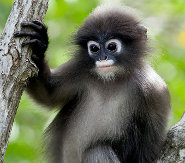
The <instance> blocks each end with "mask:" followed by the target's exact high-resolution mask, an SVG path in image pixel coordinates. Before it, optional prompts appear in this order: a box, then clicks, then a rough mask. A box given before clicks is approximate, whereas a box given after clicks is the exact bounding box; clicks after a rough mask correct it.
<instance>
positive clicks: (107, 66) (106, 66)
mask: <svg viewBox="0 0 185 163" xmlns="http://www.w3.org/2000/svg"><path fill="white" fill-rule="evenodd" d="M109 67H112V65H104V66H98V68H109Z"/></svg>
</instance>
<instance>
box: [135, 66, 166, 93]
mask: <svg viewBox="0 0 185 163" xmlns="http://www.w3.org/2000/svg"><path fill="white" fill-rule="evenodd" d="M134 82H135V84H136V87H137V88H138V89H139V90H140V91H141V92H143V94H144V95H145V96H148V95H154V94H155V95H162V94H164V95H165V96H169V95H168V94H169V93H168V87H167V84H166V83H165V81H164V80H163V79H162V78H161V77H160V76H159V75H158V74H157V72H156V71H155V70H154V69H153V68H152V67H151V66H150V65H148V64H146V65H144V66H143V67H142V69H140V70H137V71H136V72H135V75H134Z"/></svg>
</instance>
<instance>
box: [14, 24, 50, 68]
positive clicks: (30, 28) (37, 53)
mask: <svg viewBox="0 0 185 163" xmlns="http://www.w3.org/2000/svg"><path fill="white" fill-rule="evenodd" d="M21 27H22V30H21V31H18V32H16V33H15V34H14V37H27V36H28V37H30V40H25V41H23V42H22V46H26V45H29V46H30V47H31V48H32V55H31V58H32V60H33V61H34V62H35V64H36V65H37V67H38V68H39V69H42V65H43V61H44V53H45V51H46V49H47V47H48V35H47V28H46V26H45V25H44V24H43V23H42V22H40V21H38V20H33V21H31V22H22V23H21Z"/></svg>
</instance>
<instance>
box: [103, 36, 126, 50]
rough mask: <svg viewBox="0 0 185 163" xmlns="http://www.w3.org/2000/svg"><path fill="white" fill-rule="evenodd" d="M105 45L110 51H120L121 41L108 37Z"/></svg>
mask: <svg viewBox="0 0 185 163" xmlns="http://www.w3.org/2000/svg"><path fill="white" fill-rule="evenodd" d="M105 47H106V48H107V49H108V50H109V51H111V52H117V53H119V52H121V49H122V47H123V45H122V43H121V41H120V40H118V39H110V40H108V41H107V42H106V43H105Z"/></svg>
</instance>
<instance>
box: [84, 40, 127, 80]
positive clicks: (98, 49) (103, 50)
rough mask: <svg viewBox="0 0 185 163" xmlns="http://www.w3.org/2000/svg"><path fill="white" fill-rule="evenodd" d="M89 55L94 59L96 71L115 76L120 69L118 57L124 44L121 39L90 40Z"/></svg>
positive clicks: (88, 44)
mask: <svg viewBox="0 0 185 163" xmlns="http://www.w3.org/2000/svg"><path fill="white" fill-rule="evenodd" d="M87 50H88V54H89V57H91V58H92V59H93V60H94V64H95V66H94V71H95V72H97V73H98V74H99V75H101V76H106V77H113V76H114V75H115V73H116V72H117V71H118V70H119V68H118V64H117V63H118V60H117V57H118V56H119V55H121V54H122V53H123V50H124V45H123V44H122V41H121V40H120V39H108V40H106V41H92V40H90V41H88V42H87Z"/></svg>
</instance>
